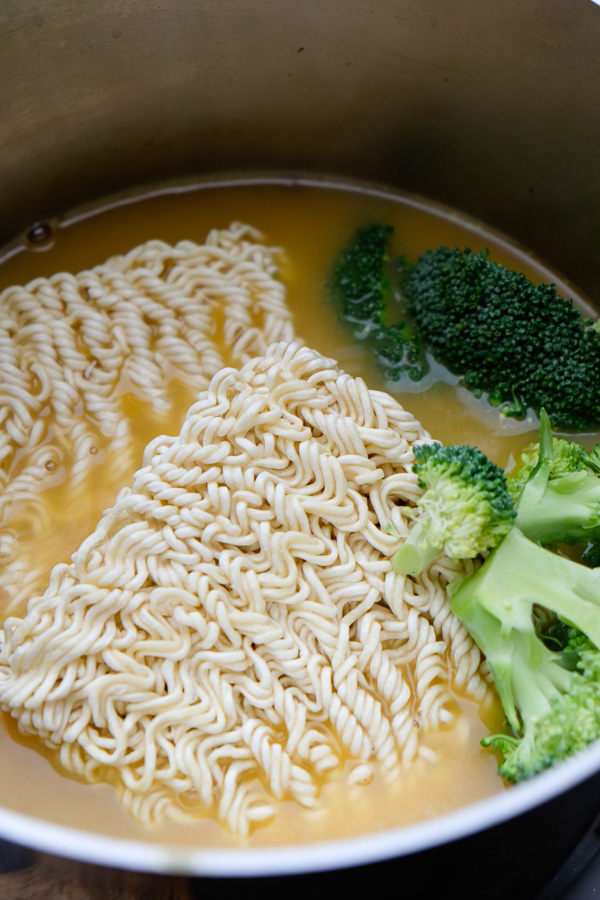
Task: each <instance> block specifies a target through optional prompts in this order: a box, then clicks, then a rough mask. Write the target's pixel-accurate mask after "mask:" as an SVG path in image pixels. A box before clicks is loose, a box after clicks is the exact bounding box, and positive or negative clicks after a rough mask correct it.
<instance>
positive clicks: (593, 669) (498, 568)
mask: <svg viewBox="0 0 600 900" xmlns="http://www.w3.org/2000/svg"><path fill="white" fill-rule="evenodd" d="M537 604H541V605H543V607H545V608H546V609H547V610H551V611H552V612H553V613H555V614H556V615H557V616H558V617H559V619H560V620H562V621H563V622H565V623H568V624H569V626H570V628H569V637H570V642H568V643H567V646H566V647H564V648H562V652H561V650H560V649H559V650H556V649H554V648H551V647H549V646H548V645H547V643H545V642H544V640H543V639H542V637H541V636H540V635H539V634H538V631H537V629H536V626H535V615H534V609H535V607H536V605H537ZM451 608H452V610H453V612H454V613H455V614H456V615H457V616H458V617H459V618H460V619H461V621H462V622H463V623H464V625H465V626H466V627H467V629H468V631H469V632H470V634H471V635H472V637H473V638H474V640H475V641H476V643H477V644H478V646H479V648H480V649H481V651H482V652H483V654H484V655H485V658H486V660H487V663H488V665H489V667H490V671H491V673H492V676H493V679H494V683H495V685H496V688H497V690H498V693H499V696H500V700H501V702H502V706H503V708H504V711H505V713H506V717H507V719H508V722H509V724H510V725H511V727H512V729H513V731H514V733H515V735H514V736H509V735H495V736H492V737H490V738H487V739H485V740H484V745H486V746H494V747H496V748H498V749H499V750H500V751H501V752H502V753H503V755H504V762H503V763H502V765H501V766H500V768H499V771H500V773H501V774H502V775H504V776H505V777H506V778H507V779H508V780H510V781H521V780H523V779H525V778H528V777H530V776H531V775H534V774H535V773H537V772H540V771H542V770H543V769H545V768H548V767H549V766H551V765H552V764H553V763H555V762H558V761H559V760H562V759H565V758H566V757H568V756H570V755H572V754H573V753H575V752H577V751H578V750H581V749H582V748H584V747H585V746H587V745H588V744H590V743H591V742H592V741H594V740H596V738H598V737H600V651H599V650H598V649H596V648H597V647H599V646H600V570H597V569H590V568H588V567H587V566H584V565H582V564H580V563H577V562H574V561H573V560H570V559H567V558H566V557H563V556H559V555H558V554H556V553H553V552H552V551H550V550H548V549H545V548H543V547H541V546H539V545H538V544H536V543H535V542H533V541H530V540H529V539H528V538H526V537H525V535H523V533H522V532H521V531H520V530H519V528H518V527H516V526H514V527H513V528H512V529H511V530H510V531H509V533H508V534H507V535H506V537H505V538H504V539H503V540H502V542H501V543H500V544H499V545H498V546H497V547H496V548H495V550H493V551H492V552H491V553H490V554H489V556H488V557H487V559H486V560H485V561H484V563H483V564H482V566H481V567H480V568H479V569H478V570H477V571H476V572H474V573H473V574H472V575H469V576H468V577H467V578H465V579H464V580H463V581H462V582H461V583H460V584H459V586H458V587H457V588H456V589H455V590H454V592H453V595H452V598H451ZM573 626H574V628H573ZM575 629H577V631H576V630H575ZM590 642H591V643H590ZM574 655H575V657H576V660H577V662H576V668H575V670H573V669H572V658H573V656H574Z"/></svg>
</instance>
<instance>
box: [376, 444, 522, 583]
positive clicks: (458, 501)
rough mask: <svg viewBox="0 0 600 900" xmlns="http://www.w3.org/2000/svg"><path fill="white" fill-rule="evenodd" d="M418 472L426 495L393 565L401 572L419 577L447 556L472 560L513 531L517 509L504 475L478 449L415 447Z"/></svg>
mask: <svg viewBox="0 0 600 900" xmlns="http://www.w3.org/2000/svg"><path fill="white" fill-rule="evenodd" d="M415 459H416V463H415V465H414V466H413V471H414V472H415V473H416V474H417V475H418V477H419V485H420V487H422V488H424V490H425V493H424V494H423V495H422V496H421V497H420V498H419V500H418V503H417V506H418V507H419V509H420V514H419V515H418V518H417V519H416V522H415V524H414V525H413V527H412V529H411V531H410V533H409V536H408V538H407V539H406V541H405V542H404V544H403V545H402V546H401V547H400V549H399V550H398V551H397V552H396V553H395V555H394V557H393V559H392V565H393V568H394V570H395V571H396V572H400V573H402V574H404V575H418V574H419V573H420V572H422V571H423V569H425V568H426V567H427V566H428V565H429V564H430V563H431V562H433V560H434V559H435V558H436V557H438V556H441V554H442V553H444V554H445V555H446V556H450V557H451V558H454V559H472V558H474V557H476V556H478V555H479V554H480V553H484V552H485V551H487V550H490V549H491V548H492V547H494V546H495V545H496V544H497V543H498V541H499V540H500V539H501V537H503V536H504V535H505V534H506V533H507V531H509V529H510V528H511V527H512V525H513V522H514V519H515V509H514V505H513V502H512V500H511V498H510V495H509V493H508V489H507V487H506V478H505V476H504V472H503V471H502V470H501V469H500V468H499V467H498V466H496V465H495V464H494V463H493V462H491V460H489V459H488V458H487V456H485V455H484V454H483V453H482V452H481V451H480V450H478V449H477V448H476V447H470V446H461V445H455V446H450V447H444V446H442V444H437V443H436V444H423V445H420V446H419V445H417V446H416V447H415Z"/></svg>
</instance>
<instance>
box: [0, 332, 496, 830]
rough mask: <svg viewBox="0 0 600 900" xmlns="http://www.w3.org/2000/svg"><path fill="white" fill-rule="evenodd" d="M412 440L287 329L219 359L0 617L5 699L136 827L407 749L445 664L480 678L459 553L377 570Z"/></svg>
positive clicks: (401, 494)
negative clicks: (179, 415)
mask: <svg viewBox="0 0 600 900" xmlns="http://www.w3.org/2000/svg"><path fill="white" fill-rule="evenodd" d="M427 439H428V436H427V434H426V433H425V432H424V431H423V429H422V428H421V426H420V425H419V423H418V422H417V421H416V420H415V419H414V417H413V416H412V415H411V414H410V413H408V412H406V411H405V410H404V409H403V408H402V407H401V406H400V405H399V403H398V402H397V401H395V400H394V399H393V398H392V397H391V396H389V395H388V394H386V393H383V392H378V391H371V390H368V389H367V387H366V385H365V383H364V382H363V381H362V380H360V379H358V378H352V377H350V376H349V375H347V374H344V373H343V372H342V371H340V370H339V368H338V367H337V366H336V364H335V363H334V362H333V361H332V360H329V359H325V358H323V357H321V356H320V355H319V354H317V353H316V352H314V351H312V350H310V349H307V348H306V347H303V346H302V345H301V344H300V343H298V342H296V343H289V342H286V341H283V342H277V343H275V344H273V345H272V346H271V347H269V348H268V350H267V351H266V353H265V354H264V355H261V356H255V357H253V358H252V359H250V360H249V361H248V362H246V363H245V364H244V365H242V366H241V368H238V367H225V368H222V369H220V370H219V371H218V372H217V373H216V374H215V375H214V376H213V377H212V379H211V380H210V383H209V385H208V387H207V389H206V390H203V391H201V392H200V394H199V395H198V398H197V401H196V402H195V403H194V404H193V405H192V406H191V408H190V409H189V411H188V413H187V416H186V418H185V421H184V423H183V426H182V428H181V431H180V433H179V435H178V436H175V437H166V436H160V437H157V438H155V439H154V440H153V441H152V442H151V443H150V444H149V445H148V446H147V448H146V451H145V454H144V460H143V466H142V468H140V469H139V471H138V472H137V473H136V474H135V476H134V478H133V482H132V484H131V486H130V487H126V488H123V489H122V490H121V492H120V493H119V495H118V497H117V499H116V502H115V504H114V505H113V506H112V508H110V509H108V510H107V511H106V512H105V513H104V515H103V517H102V518H101V520H100V522H99V524H98V526H97V528H96V530H95V531H94V532H93V533H92V534H91V535H90V536H89V537H88V538H87V539H86V540H84V541H83V543H82V544H81V545H80V547H79V548H78V549H77V551H76V552H75V553H74V555H73V557H72V561H71V563H70V564H61V565H57V566H55V568H54V569H53V571H52V573H51V577H50V582H49V585H48V587H47V589H46V590H45V591H44V593H43V594H41V595H40V596H35V597H33V598H32V599H31V600H30V602H29V605H28V608H27V613H26V615H25V616H24V618H22V619H21V618H16V617H12V618H8V619H7V620H6V621H5V624H4V633H3V636H2V643H1V650H0V705H1V706H2V708H3V709H5V710H7V711H9V712H10V713H11V714H12V715H13V716H14V717H16V718H17V720H18V725H19V729H20V730H21V731H22V732H23V733H25V734H33V735H37V736H39V737H40V738H41V739H42V740H43V741H44V742H45V744H46V745H47V746H48V747H50V748H56V749H57V750H58V752H59V755H60V761H61V763H62V765H63V766H64V767H65V769H67V770H68V771H70V772H73V773H76V774H77V775H79V776H83V777H84V778H86V779H88V780H89V781H98V780H108V781H110V782H111V783H113V784H114V785H115V786H116V788H117V790H118V792H119V794H120V796H121V799H122V802H123V804H124V805H125V807H126V808H127V809H128V810H129V811H130V812H131V813H132V814H133V815H134V816H136V817H137V818H138V819H139V820H141V821H142V822H145V823H150V822H152V821H154V820H156V819H157V818H159V817H162V816H164V815H166V816H171V817H174V818H182V817H186V816H194V815H195V816H197V815H206V814H215V815H216V816H217V817H218V818H219V820H220V821H222V822H223V823H226V824H227V826H228V827H229V828H230V829H231V830H232V831H234V832H237V833H239V834H246V833H247V832H248V831H249V830H250V829H251V828H252V826H253V824H254V823H257V822H261V821H263V820H265V819H268V818H270V817H271V816H272V815H273V813H274V810H275V801H276V800H278V799H294V800H296V801H298V802H299V803H300V804H302V805H304V806H307V807H311V806H313V805H314V804H315V802H316V800H317V796H318V791H319V786H320V784H321V783H322V781H323V779H324V778H328V777H332V776H334V775H335V774H336V773H339V771H340V769H341V765H342V763H343V761H344V760H345V759H348V758H350V759H355V760H359V761H362V763H364V766H362V767H361V769H360V771H361V776H362V777H365V778H368V771H369V767H371V766H373V765H379V766H381V767H382V768H383V769H386V770H389V771H394V770H395V769H397V768H398V767H399V766H401V765H402V764H406V763H409V762H411V761H412V760H414V759H415V758H416V757H418V755H419V752H420V743H421V735H422V734H423V733H424V732H426V731H427V730H428V729H432V728H437V727H439V726H440V725H441V724H443V723H445V722H448V721H449V720H450V719H451V717H452V713H451V694H450V683H449V681H450V678H451V677H453V678H454V680H455V682H456V683H457V684H458V686H459V687H460V688H461V689H462V690H463V691H464V693H466V694H467V695H469V696H471V697H473V698H475V699H481V698H482V697H483V695H484V694H485V691H486V682H485V681H484V679H482V677H481V674H480V665H481V658H480V655H479V651H478V650H477V648H476V647H475V646H474V644H473V643H472V641H471V639H470V638H469V637H468V635H467V633H466V632H465V630H464V629H463V627H462V626H461V625H460V624H459V623H458V621H457V620H456V619H455V618H454V616H453V615H452V613H451V612H450V610H449V607H448V602H447V598H446V594H445V587H446V585H447V583H448V581H449V580H450V579H451V578H453V577H455V576H456V575H457V574H458V573H459V572H460V571H462V570H461V568H460V565H461V564H458V563H454V562H451V561H449V560H446V559H442V560H439V561H438V562H437V563H436V564H434V565H433V566H432V567H431V569H430V570H429V571H427V572H426V573H425V574H424V575H423V576H422V578H421V579H418V580H416V581H413V580H411V579H404V578H403V577H402V576H400V575H397V574H395V573H394V572H393V571H392V569H391V564H390V556H391V555H392V554H393V552H394V550H395V548H396V547H397V546H398V544H399V542H400V541H401V540H402V538H403V537H404V536H405V535H406V534H407V531H408V523H409V521H410V520H409V519H408V517H407V516H406V515H405V512H404V509H403V507H404V506H405V505H406V504H407V503H414V502H415V501H416V500H417V498H418V496H419V493H420V489H419V487H418V485H417V479H416V476H415V475H414V474H413V473H412V471H411V465H412V463H413V460H414V456H413V446H414V444H415V443H416V442H419V441H424V440H427ZM450 672H453V673H454V674H453V676H451V675H450Z"/></svg>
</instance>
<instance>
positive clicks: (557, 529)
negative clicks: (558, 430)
mask: <svg viewBox="0 0 600 900" xmlns="http://www.w3.org/2000/svg"><path fill="white" fill-rule="evenodd" d="M524 459H525V465H524V466H523V468H522V469H521V470H520V471H519V472H518V473H517V474H516V476H515V477H514V478H512V479H509V480H508V488H509V491H510V493H511V495H512V496H513V498H514V500H515V503H516V506H517V525H518V527H519V528H520V529H521V531H522V532H523V533H524V534H526V535H527V537H529V538H531V540H534V541H539V543H541V544H552V543H556V542H561V543H566V544H574V543H578V542H580V541H583V540H591V541H595V540H596V539H597V538H599V537H600V452H599V448H598V447H596V448H595V449H594V450H593V451H592V452H591V453H590V454H588V453H586V452H585V450H584V449H583V447H582V446H581V445H580V444H577V443H574V442H571V441H566V440H559V439H558V438H553V437H552V431H551V426H550V420H549V418H548V415H547V414H546V412H545V410H542V411H541V414H540V438H539V443H538V444H536V445H534V446H533V447H531V448H529V449H528V450H526V451H525V453H524Z"/></svg>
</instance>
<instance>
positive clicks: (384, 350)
mask: <svg viewBox="0 0 600 900" xmlns="http://www.w3.org/2000/svg"><path fill="white" fill-rule="evenodd" d="M392 232H393V228H392V227H391V226H385V225H369V226H366V227H365V228H359V229H358V230H357V231H356V232H355V233H354V234H353V236H352V237H351V239H350V241H349V242H348V244H347V245H346V246H345V247H344V248H343V250H342V251H341V253H340V254H339V256H338V257H337V259H336V260H335V261H334V264H333V266H332V269H331V274H330V277H329V280H328V282H327V291H328V295H329V297H330V299H331V300H332V301H333V302H334V303H335V304H336V305H337V306H338V307H339V309H340V312H341V315H342V318H343V319H344V320H345V321H346V322H347V323H348V324H349V325H350V327H351V328H352V333H353V335H354V337H355V338H356V339H357V340H360V341H366V342H367V343H368V344H369V346H370V347H371V350H372V352H373V354H374V356H375V357H376V358H377V360H378V362H379V363H380V364H381V365H382V366H383V368H384V370H385V374H386V376H387V377H388V378H390V379H391V380H398V379H399V378H400V377H401V375H402V374H403V373H404V372H407V373H408V374H409V376H410V377H411V378H412V379H413V380H417V381H418V380H419V379H420V378H422V377H423V375H424V374H425V364H424V359H423V356H422V351H421V345H420V342H419V340H418V339H417V337H416V336H415V335H413V334H411V331H410V328H409V326H408V324H407V323H406V322H403V321H398V322H394V323H391V324H390V323H389V322H388V319H389V312H390V300H391V299H392V297H393V292H394V283H395V281H396V280H397V276H398V264H392V262H391V261H390V259H389V244H390V239H391V235H392Z"/></svg>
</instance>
